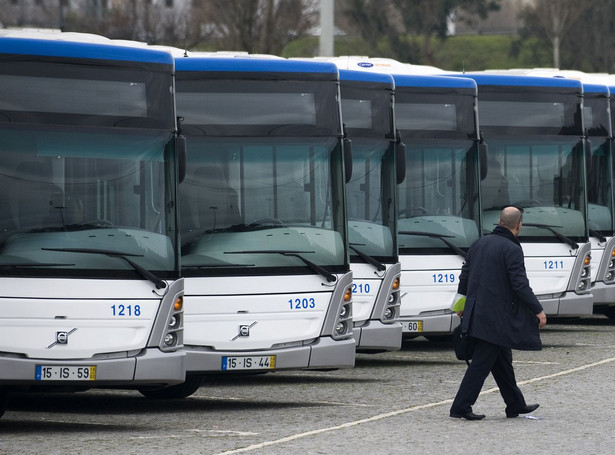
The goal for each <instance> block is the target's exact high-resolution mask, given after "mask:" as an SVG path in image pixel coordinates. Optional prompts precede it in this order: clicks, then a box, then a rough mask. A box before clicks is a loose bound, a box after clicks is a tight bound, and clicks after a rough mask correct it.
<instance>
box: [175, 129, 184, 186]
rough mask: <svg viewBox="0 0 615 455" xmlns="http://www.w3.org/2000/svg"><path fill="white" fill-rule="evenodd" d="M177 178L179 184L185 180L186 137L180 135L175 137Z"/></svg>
mask: <svg viewBox="0 0 615 455" xmlns="http://www.w3.org/2000/svg"><path fill="white" fill-rule="evenodd" d="M176 146H177V150H176V151H177V176H178V177H177V178H178V180H177V181H178V183H181V182H183V181H184V179H185V178H186V137H185V136H182V135H181V134H180V135H179V136H177V141H176Z"/></svg>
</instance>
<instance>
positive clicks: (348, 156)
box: [344, 137, 352, 183]
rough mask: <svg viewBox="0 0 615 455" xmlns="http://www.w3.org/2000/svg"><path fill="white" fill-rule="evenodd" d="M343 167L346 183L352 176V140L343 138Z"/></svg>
mask: <svg viewBox="0 0 615 455" xmlns="http://www.w3.org/2000/svg"><path fill="white" fill-rule="evenodd" d="M344 169H345V172H346V183H348V182H350V179H351V178H352V141H351V140H350V139H348V138H346V137H345V138H344Z"/></svg>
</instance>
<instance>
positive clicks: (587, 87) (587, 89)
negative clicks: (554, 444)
mask: <svg viewBox="0 0 615 455" xmlns="http://www.w3.org/2000/svg"><path fill="white" fill-rule="evenodd" d="M583 93H594V94H597V95H598V94H603V95H606V96H608V95H609V88H608V87H607V86H606V85H603V84H586V83H583Z"/></svg>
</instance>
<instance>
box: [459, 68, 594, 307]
mask: <svg viewBox="0 0 615 455" xmlns="http://www.w3.org/2000/svg"><path fill="white" fill-rule="evenodd" d="M464 77H468V78H471V79H472V80H474V81H475V82H476V83H477V85H478V110H479V116H480V125H481V131H482V132H483V133H484V135H485V140H486V141H487V143H488V144H489V159H488V173H487V176H486V178H485V179H484V180H483V181H482V182H481V205H482V214H483V218H482V223H483V224H482V226H483V231H484V232H490V231H491V230H492V229H493V227H494V226H495V224H496V223H497V218H498V216H499V213H500V210H501V209H502V207H504V206H506V205H516V206H518V207H520V208H523V209H524V211H525V213H524V217H523V229H522V230H521V233H520V234H519V240H520V242H521V245H522V247H523V250H524V254H525V266H526V269H527V273H528V278H529V280H530V285H531V286H532V289H533V291H534V293H535V294H536V295H537V297H538V299H539V300H540V302H541V304H542V305H543V307H544V309H545V313H546V314H547V315H550V316H579V315H587V314H592V310H593V299H592V295H591V293H590V291H591V265H590V261H591V244H590V243H589V238H588V234H589V232H588V225H587V224H588V223H587V217H588V215H587V214H588V202H587V176H586V169H587V163H588V162H589V161H590V156H591V155H590V153H591V152H590V148H589V144H588V141H587V140H586V137H585V131H584V128H583V113H582V108H583V86H582V84H581V82H579V81H576V80H571V79H565V78H561V77H560V78H555V77H553V78H549V77H531V76H522V75H505V74H487V73H482V74H481V73H476V74H466V75H464Z"/></svg>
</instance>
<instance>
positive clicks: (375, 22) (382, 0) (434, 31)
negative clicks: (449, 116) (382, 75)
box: [344, 0, 500, 65]
mask: <svg viewBox="0 0 615 455" xmlns="http://www.w3.org/2000/svg"><path fill="white" fill-rule="evenodd" d="M344 2H345V4H346V5H347V7H346V8H345V14H346V15H347V17H348V18H349V22H350V23H351V24H353V25H354V28H355V30H358V31H359V33H360V34H361V36H362V37H363V39H365V40H366V41H368V42H371V43H372V44H373V43H374V39H375V38H377V37H381V38H382V39H385V40H386V41H387V43H388V45H389V49H390V51H391V53H392V54H393V55H392V57H394V58H397V59H399V60H402V61H408V62H413V63H426V64H429V65H433V64H434V56H433V51H432V39H433V38H434V37H438V38H440V39H446V37H447V32H448V24H449V21H450V19H451V17H452V15H453V14H454V12H455V11H458V10H463V11H466V12H468V13H471V14H475V15H478V16H479V17H481V18H485V17H486V16H487V14H488V13H489V12H490V11H494V10H497V9H498V8H499V2H500V0H344ZM418 38H420V39H418Z"/></svg>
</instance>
